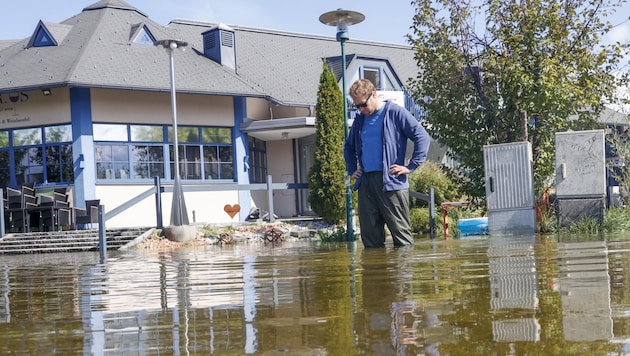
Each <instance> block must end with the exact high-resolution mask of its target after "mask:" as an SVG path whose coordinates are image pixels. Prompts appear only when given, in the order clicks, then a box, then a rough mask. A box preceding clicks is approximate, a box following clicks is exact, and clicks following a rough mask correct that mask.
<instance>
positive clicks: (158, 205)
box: [153, 176, 164, 229]
mask: <svg viewBox="0 0 630 356" xmlns="http://www.w3.org/2000/svg"><path fill="white" fill-rule="evenodd" d="M153 181H154V183H155V215H156V220H157V226H156V227H157V228H158V229H161V228H163V227H164V223H163V222H162V184H161V183H160V177H159V176H155V177H154V178H153Z"/></svg>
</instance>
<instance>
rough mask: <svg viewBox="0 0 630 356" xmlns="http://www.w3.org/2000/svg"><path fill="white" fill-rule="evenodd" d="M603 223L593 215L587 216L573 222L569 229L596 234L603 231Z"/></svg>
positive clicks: (570, 230) (574, 231)
mask: <svg viewBox="0 0 630 356" xmlns="http://www.w3.org/2000/svg"><path fill="white" fill-rule="evenodd" d="M601 227H602V226H601V224H600V223H599V222H597V220H595V219H594V218H593V217H590V216H585V217H583V218H581V219H579V220H578V221H576V222H574V223H573V224H571V225H570V226H569V227H568V228H567V229H568V232H570V233H582V234H596V233H598V232H600V231H601Z"/></svg>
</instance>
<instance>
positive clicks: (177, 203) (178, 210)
mask: <svg viewBox="0 0 630 356" xmlns="http://www.w3.org/2000/svg"><path fill="white" fill-rule="evenodd" d="M175 48H177V46H175ZM175 48H173V47H172V46H169V47H168V49H167V50H168V56H169V61H170V72H171V115H172V117H173V157H174V160H175V164H174V166H175V172H174V177H173V178H174V180H173V203H172V207H171V209H172V210H171V211H172V212H171V225H175V226H181V225H183V224H186V225H187V224H188V216H187V215H186V212H185V211H184V209H183V201H184V193H183V192H182V188H181V181H180V175H179V142H178V137H177V101H176V98H175V60H174V59H173V51H174V50H175Z"/></svg>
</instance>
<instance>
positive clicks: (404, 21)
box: [0, 0, 630, 45]
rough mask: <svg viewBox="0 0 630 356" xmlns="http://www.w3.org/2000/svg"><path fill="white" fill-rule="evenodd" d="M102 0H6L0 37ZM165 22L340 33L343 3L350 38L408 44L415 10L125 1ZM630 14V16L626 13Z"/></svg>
mask: <svg viewBox="0 0 630 356" xmlns="http://www.w3.org/2000/svg"><path fill="white" fill-rule="evenodd" d="M97 1H98V0H10V1H7V0H4V1H2V3H3V4H2V7H1V11H0V40H7V39H12V40H13V39H23V38H26V37H29V36H31V35H32V33H33V31H34V29H35V26H36V25H37V23H38V21H39V20H43V21H47V22H54V23H59V22H62V21H63V20H66V19H67V18H69V17H71V16H73V15H75V14H78V13H80V12H81V11H82V10H83V8H84V7H87V6H89V5H92V4H94V3H96V2H97ZM125 1H126V2H127V3H129V4H130V5H132V6H134V7H135V8H137V9H138V10H140V11H142V12H144V13H145V14H146V15H147V16H148V17H149V18H151V19H152V20H154V21H156V22H157V23H159V24H161V25H166V24H168V22H169V21H170V20H172V19H185V20H197V21H204V22H212V23H215V22H222V23H225V24H227V25H239V26H247V27H257V28H263V29H271V30H281V31H289V32H298V33H305V34H314V35H323V36H330V37H334V36H335V34H336V29H335V28H334V27H331V26H327V25H324V24H322V23H321V22H319V16H320V15H321V14H323V13H325V12H328V11H334V10H337V9H339V8H343V9H347V10H353V11H358V12H360V13H362V14H363V15H365V20H364V21H363V22H361V23H358V24H356V25H353V26H351V27H350V28H349V29H348V33H349V35H350V40H352V39H357V40H367V41H374V42H385V43H394V44H401V45H407V44H408V43H407V40H406V37H405V36H406V35H407V34H409V33H410V32H411V31H410V27H411V25H412V19H413V15H414V8H413V7H412V5H411V0H389V1H383V0H363V1H356V0H354V1H351V0H315V1H301V0H125ZM629 14H630V4H628V3H626V4H625V5H624V7H623V8H621V10H618V11H617V14H616V16H615V17H614V18H611V19H610V21H611V22H612V23H613V24H614V25H618V26H616V27H615V29H614V31H612V33H611V34H610V36H609V38H607V39H606V41H616V40H626V41H627V40H630V21H628V20H627V19H628V15H629ZM624 15H625V18H624Z"/></svg>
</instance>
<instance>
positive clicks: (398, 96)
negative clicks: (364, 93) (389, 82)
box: [376, 90, 405, 107]
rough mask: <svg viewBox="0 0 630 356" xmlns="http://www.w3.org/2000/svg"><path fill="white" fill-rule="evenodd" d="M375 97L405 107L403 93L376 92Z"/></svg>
mask: <svg viewBox="0 0 630 356" xmlns="http://www.w3.org/2000/svg"><path fill="white" fill-rule="evenodd" d="M376 96H378V98H379V99H381V100H386V101H391V102H393V103H396V104H398V105H400V106H402V107H405V93H403V92H402V91H391V90H377V91H376Z"/></svg>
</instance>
